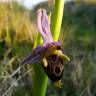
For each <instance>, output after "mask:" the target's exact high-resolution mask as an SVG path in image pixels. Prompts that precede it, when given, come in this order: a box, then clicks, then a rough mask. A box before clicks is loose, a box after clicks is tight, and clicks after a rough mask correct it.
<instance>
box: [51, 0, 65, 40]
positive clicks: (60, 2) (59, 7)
mask: <svg viewBox="0 0 96 96" xmlns="http://www.w3.org/2000/svg"><path fill="white" fill-rule="evenodd" d="M63 9H64V0H55V6H54V13H53V17H52V25H51V26H52V27H51V32H52V36H53V38H54V41H58V38H59V34H60V29H61V24H62V18H63Z"/></svg>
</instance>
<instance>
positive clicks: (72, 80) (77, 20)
mask: <svg viewBox="0 0 96 96" xmlns="http://www.w3.org/2000/svg"><path fill="white" fill-rule="evenodd" d="M39 8H45V9H47V12H48V14H49V12H50V11H51V12H52V11H53V10H54V7H53V4H52V3H48V2H42V3H40V4H38V5H36V6H35V7H34V8H33V9H30V10H29V9H27V8H25V7H24V6H23V5H20V4H19V3H18V2H15V1H14V2H9V3H1V2H0V96H32V84H33V82H32V75H33V74H34V70H33V69H32V67H31V66H30V65H25V66H23V67H20V62H21V60H23V58H24V57H26V55H28V54H29V53H30V52H31V51H32V48H33V45H34V42H35V40H36V37H37V35H38V30H37V26H36V11H37V10H38V9H39ZM59 41H61V42H62V48H63V50H64V53H66V54H67V55H68V56H69V57H70V58H71V62H70V63H68V64H64V66H65V70H64V74H63V78H62V82H63V85H62V88H61V89H57V88H56V87H55V86H54V84H53V83H52V82H51V81H50V80H49V82H48V87H47V92H46V96H96V3H95V2H94V1H93V2H88V1H87V0H85V1H83V0H81V1H80V0H75V1H69V2H66V3H65V8H64V16H63V21H62V28H61V33H60V39H59Z"/></svg>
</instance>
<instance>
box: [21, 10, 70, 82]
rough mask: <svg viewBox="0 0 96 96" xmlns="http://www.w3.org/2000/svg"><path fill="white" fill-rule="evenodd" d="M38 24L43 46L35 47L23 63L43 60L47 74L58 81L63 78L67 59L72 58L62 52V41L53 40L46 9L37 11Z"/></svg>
mask: <svg viewBox="0 0 96 96" xmlns="http://www.w3.org/2000/svg"><path fill="white" fill-rule="evenodd" d="M37 26H38V30H39V32H40V34H41V36H42V39H43V46H38V47H37V48H35V49H33V51H32V53H31V54H30V55H29V56H27V57H26V58H25V59H24V60H23V61H22V64H33V63H38V62H41V64H42V66H43V69H44V70H45V72H46V74H47V76H48V77H49V78H50V79H51V80H52V81H58V80H60V79H61V78H62V74H63V71H64V63H65V61H70V59H69V57H68V56H66V55H65V54H63V53H62V48H61V43H60V42H54V41H53V38H52V35H51V32H50V23H49V21H48V16H47V13H46V10H44V9H39V10H38V12H37Z"/></svg>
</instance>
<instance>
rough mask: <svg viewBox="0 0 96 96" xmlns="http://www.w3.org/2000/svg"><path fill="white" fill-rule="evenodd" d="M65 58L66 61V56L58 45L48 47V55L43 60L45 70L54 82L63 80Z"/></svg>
mask: <svg viewBox="0 0 96 96" xmlns="http://www.w3.org/2000/svg"><path fill="white" fill-rule="evenodd" d="M53 43H54V42H53ZM64 58H65V59H66V57H65V55H64V54H62V50H61V46H58V45H56V43H55V45H54V44H52V43H51V44H50V45H48V48H47V55H46V57H45V58H44V59H43V68H44V70H45V72H46V74H47V75H48V77H49V78H50V79H51V80H52V81H58V80H60V79H61V78H62V75H63V71H64V60H65V59H64ZM67 58H68V57H67ZM66 60H67V59H66Z"/></svg>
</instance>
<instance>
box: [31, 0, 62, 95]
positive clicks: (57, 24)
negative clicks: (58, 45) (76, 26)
mask: <svg viewBox="0 0 96 96" xmlns="http://www.w3.org/2000/svg"><path fill="white" fill-rule="evenodd" d="M54 7H55V8H54V13H53V16H52V18H53V19H52V21H51V32H52V35H53V39H54V41H58V37H59V33H60V28H61V23H62V17H63V9H64V0H55V6H54ZM40 44H42V40H41V38H40V36H39V37H38V38H37V41H36V42H35V45H34V48H35V47H36V46H38V45H40ZM32 66H33V68H34V76H33V78H32V79H33V96H45V94H46V88H47V83H48V77H47V75H46V74H45V72H44V70H43V68H42V66H41V64H34V65H32Z"/></svg>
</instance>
